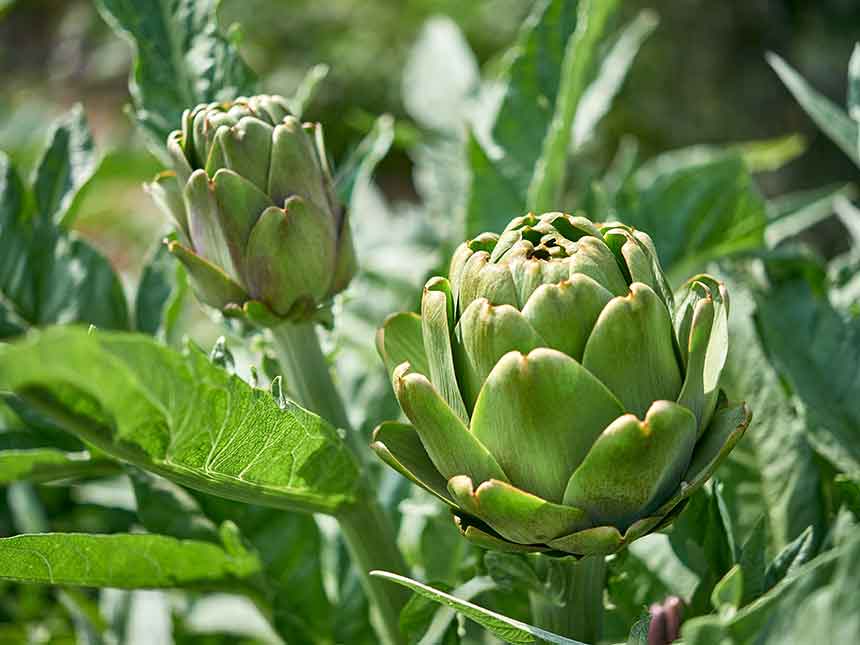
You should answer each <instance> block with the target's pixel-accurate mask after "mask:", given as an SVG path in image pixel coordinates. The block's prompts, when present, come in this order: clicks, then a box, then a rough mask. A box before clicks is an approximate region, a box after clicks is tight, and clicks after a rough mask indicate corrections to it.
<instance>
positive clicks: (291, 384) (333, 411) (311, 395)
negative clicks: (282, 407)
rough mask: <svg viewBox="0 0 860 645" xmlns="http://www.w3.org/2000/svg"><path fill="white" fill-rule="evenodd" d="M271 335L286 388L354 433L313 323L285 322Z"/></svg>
mask: <svg viewBox="0 0 860 645" xmlns="http://www.w3.org/2000/svg"><path fill="white" fill-rule="evenodd" d="M272 336H273V337H274V340H275V351H276V352H277V354H278V362H279V363H280V364H281V371H282V372H283V375H284V381H285V382H286V383H285V385H286V388H287V391H288V392H290V394H291V395H292V396H293V398H294V399H295V400H296V401H298V402H299V403H300V404H301V405H303V406H304V407H306V408H308V409H309V410H312V411H314V412H316V413H317V414H319V415H320V416H323V417H325V419H326V420H327V421H328V422H329V423H331V424H332V425H334V426H335V427H337V428H342V429H344V430H346V431H348V433H349V434H350V435H352V434H355V433H353V432H349V431H350V423H349V417H348V416H347V414H346V408H344V407H343V401H342V400H341V398H340V394H339V393H338V391H337V388H336V387H335V385H334V383H333V382H332V380H331V372H330V371H329V365H328V362H327V361H326V358H325V355H324V354H323V352H322V349H321V348H320V343H319V337H318V336H317V332H316V330H315V329H314V326H313V323H303V324H299V325H293V324H290V323H286V324H283V325H281V326H280V327H276V328H274V329H272Z"/></svg>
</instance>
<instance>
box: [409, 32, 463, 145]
mask: <svg viewBox="0 0 860 645" xmlns="http://www.w3.org/2000/svg"><path fill="white" fill-rule="evenodd" d="M479 83H480V71H479V69H478V62H477V60H476V59H475V55H474V54H473V53H472V50H471V49H470V48H469V43H468V42H467V41H466V37H465V36H464V35H463V32H462V31H460V28H459V27H458V26H457V23H455V22H454V21H453V20H451V19H450V18H448V17H442V16H435V17H432V18H430V19H429V20H427V22H425V23H424V26H423V27H422V28H421V32H420V34H419V35H418V39H417V41H416V42H415V44H414V45H413V46H412V51H411V52H410V53H409V58H408V59H407V61H406V65H405V67H404V69H403V81H402V95H403V106H404V107H405V108H406V111H407V112H408V113H409V115H410V116H411V117H412V118H413V119H415V120H416V121H418V122H419V123H420V124H421V125H422V126H424V127H426V128H428V129H430V130H436V131H439V132H450V133H459V132H460V131H461V130H462V129H463V127H464V123H463V121H464V119H463V117H464V115H465V114H466V113H467V110H469V109H470V107H471V102H472V101H473V100H474V94H476V93H477V91H478V86H479Z"/></svg>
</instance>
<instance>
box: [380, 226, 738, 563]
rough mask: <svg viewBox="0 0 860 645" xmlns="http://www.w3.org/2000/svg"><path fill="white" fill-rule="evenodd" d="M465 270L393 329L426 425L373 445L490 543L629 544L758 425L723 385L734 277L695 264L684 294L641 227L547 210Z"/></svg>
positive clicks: (406, 401)
mask: <svg viewBox="0 0 860 645" xmlns="http://www.w3.org/2000/svg"><path fill="white" fill-rule="evenodd" d="M449 275H450V278H449V279H445V278H441V277H435V278H432V279H431V280H430V281H429V282H428V283H427V285H426V287H425V288H424V294H423V298H422V303H421V315H420V316H418V315H416V314H413V313H400V314H395V315H393V316H391V317H389V318H388V319H387V320H386V322H385V324H384V327H383V328H382V329H381V330H379V333H378V335H377V347H378V350H379V352H380V354H381V356H382V358H383V361H384V362H385V364H386V366H387V368H388V369H389V372H390V373H391V377H392V381H393V386H394V389H395V393H396V395H397V399H398V401H399V403H400V406H401V408H402V409H403V411H404V412H405V414H406V416H407V417H408V419H409V420H410V421H411V423H412V425H406V424H401V423H395V422H388V423H383V424H382V425H381V426H379V427H378V428H377V429H376V430H375V432H374V440H373V444H372V447H373V449H374V450H375V451H376V453H377V454H378V455H379V456H380V457H381V458H382V459H383V460H384V461H385V462H386V463H388V464H389V465H390V466H392V467H393V468H395V469H396V470H398V471H399V472H400V473H401V474H403V475H405V476H406V477H408V478H409V479H411V480H412V481H413V482H415V483H416V484H418V485H419V486H422V487H423V488H425V489H426V490H428V491H429V492H431V493H433V494H434V495H436V496H437V497H439V498H440V499H441V500H442V501H443V502H445V503H446V504H448V505H449V506H450V507H451V509H452V511H453V514H454V519H455V521H456V523H457V525H458V526H459V528H460V531H461V532H462V533H463V534H464V535H465V536H466V537H467V538H469V539H471V540H472V541H473V542H475V543H477V544H479V545H482V546H484V547H486V548H493V549H499V550H503V551H515V552H516V551H520V552H522V551H537V552H546V553H549V554H551V555H570V554H572V555H576V556H587V555H600V554H604V555H605V554H610V553H614V552H616V551H618V550H619V549H620V548H622V547H623V546H624V545H626V544H627V543H629V542H630V541H632V540H634V539H636V538H638V537H641V536H643V535H645V534H647V533H649V532H652V531H655V530H657V529H659V528H661V527H663V526H665V525H667V524H668V523H669V522H671V520H672V519H673V518H674V517H675V516H676V515H677V513H679V512H680V511H681V509H682V508H683V507H684V505H685V504H686V500H687V499H688V498H689V496H690V495H691V494H692V493H693V492H694V491H696V490H697V489H698V488H699V487H700V486H702V484H703V483H704V482H705V481H706V480H707V479H708V478H709V477H710V475H711V474H712V473H713V471H714V469H715V468H716V466H717V465H718V463H719V462H720V461H721V460H722V459H723V458H724V457H725V456H726V455H727V454H728V452H729V451H730V450H731V449H732V447H733V446H734V444H735V443H736V442H737V441H738V439H739V438H740V436H741V435H742V434H743V432H744V430H745V428H746V427H747V425H748V424H749V421H750V416H751V415H750V412H749V410H748V409H747V407H746V406H745V404H743V403H739V404H731V403H728V402H727V400H726V398H725V396H724V395H723V394H722V393H721V392H720V390H719V378H720V373H721V371H722V369H723V366H724V364H725V361H726V354H727V350H728V336H727V334H728V313H729V300H728V294H727V292H726V289H725V287H724V285H723V284H722V283H720V282H718V281H717V280H715V279H714V278H712V277H709V276H707V275H698V276H695V277H694V278H691V279H690V280H689V281H688V282H687V283H686V285H685V287H684V290H683V299H682V300H681V301H680V303H679V304H678V306H677V307H676V306H675V305H674V304H673V296H672V293H671V291H670V289H669V287H668V284H667V281H666V279H665V277H664V275H663V271H662V269H661V267H660V264H659V261H658V258H657V254H656V251H655V247H654V244H653V242H652V240H651V238H650V237H649V236H648V235H647V234H645V233H643V232H641V231H637V230H635V229H633V228H631V227H629V226H625V225H623V224H620V223H615V222H612V223H605V224H596V223H593V222H591V221H590V220H588V219H586V218H585V217H581V216H571V215H567V214H563V213H547V214H544V215H541V216H535V215H533V214H529V215H526V216H524V217H518V218H516V219H514V220H513V221H512V222H511V223H510V224H509V225H508V227H507V228H506V229H505V231H504V232H503V233H502V234H501V235H495V234H489V233H484V234H482V235H479V236H478V237H476V238H475V239H473V240H469V241H467V242H465V243H464V244H462V245H461V246H460V247H459V248H458V249H457V251H456V252H455V254H454V257H453V259H452V261H451V267H450V273H449Z"/></svg>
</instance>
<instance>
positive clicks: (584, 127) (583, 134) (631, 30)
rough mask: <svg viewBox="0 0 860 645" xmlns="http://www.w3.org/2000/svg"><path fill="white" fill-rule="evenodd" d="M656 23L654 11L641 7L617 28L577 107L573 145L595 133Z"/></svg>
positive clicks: (578, 144) (577, 144) (657, 20)
mask: <svg viewBox="0 0 860 645" xmlns="http://www.w3.org/2000/svg"><path fill="white" fill-rule="evenodd" d="M659 23H660V19H659V18H658V16H657V13H656V12H654V11H652V10H650V9H643V10H642V11H640V12H639V13H638V14H637V15H636V17H635V18H634V19H633V20H631V21H630V22H629V23H627V24H626V25H625V26H624V27H623V28H622V29H621V30H620V31H619V33H618V35H617V37H616V38H615V42H613V43H612V47H611V48H610V49H609V51H608V52H607V53H606V55H605V56H604V57H603V60H602V61H601V62H600V68H599V69H598V70H597V73H596V74H595V78H594V80H593V81H591V84H590V85H589V86H588V89H586V91H585V93H584V94H583V95H582V99H581V100H580V102H579V105H578V106H577V108H576V117H575V118H574V120H573V147H574V149H577V148H579V147H580V146H581V145H582V144H583V143H585V142H586V141H587V140H588V139H590V138H591V137H592V136H593V135H594V130H595V128H596V127H597V124H598V123H599V122H600V119H602V118H603V117H604V116H605V115H606V113H607V112H608V111H609V108H610V107H611V106H612V100H613V99H614V98H615V96H616V95H617V94H618V91H619V90H620V89H621V86H622V84H623V83H624V79H625V78H626V76H627V73H628V72H629V71H630V67H631V66H632V65H633V61H634V60H635V58H636V54H638V53H639V49H640V48H641V47H642V44H643V43H644V42H645V41H646V40H647V39H648V37H649V36H650V35H651V34H652V33H654V30H655V29H656V28H657V25H658V24H659Z"/></svg>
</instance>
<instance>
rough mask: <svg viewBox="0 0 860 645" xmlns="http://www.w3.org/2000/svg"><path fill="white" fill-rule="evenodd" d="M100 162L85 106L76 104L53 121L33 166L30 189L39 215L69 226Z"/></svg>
mask: <svg viewBox="0 0 860 645" xmlns="http://www.w3.org/2000/svg"><path fill="white" fill-rule="evenodd" d="M99 162H100V160H99V158H98V155H97V154H96V151H95V144H94V143H93V138H92V135H91V134H90V130H89V127H87V120H86V116H85V115H84V109H83V107H81V105H80V104H77V105H75V106H74V107H73V108H72V109H71V110H69V111H68V112H67V113H66V114H65V115H64V116H63V117H62V118H60V119H59V120H58V121H57V122H56V123H55V124H54V126H53V129H52V131H51V134H50V136H49V138H48V145H47V146H46V147H45V149H44V150H43V151H42V157H41V159H40V160H39V163H38V166H37V167H36V172H35V175H34V177H33V192H34V194H35V197H36V210H37V212H38V215H39V217H41V218H42V219H44V220H46V221H51V222H53V223H54V224H56V225H58V226H59V225H62V226H63V227H64V228H69V227H70V226H71V224H72V221H73V219H74V216H75V207H76V205H77V204H78V202H79V198H80V196H81V194H82V192H83V188H84V186H86V185H87V183H88V182H89V180H90V179H91V178H92V176H93V175H94V174H95V172H96V170H97V168H98V166H99Z"/></svg>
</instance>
